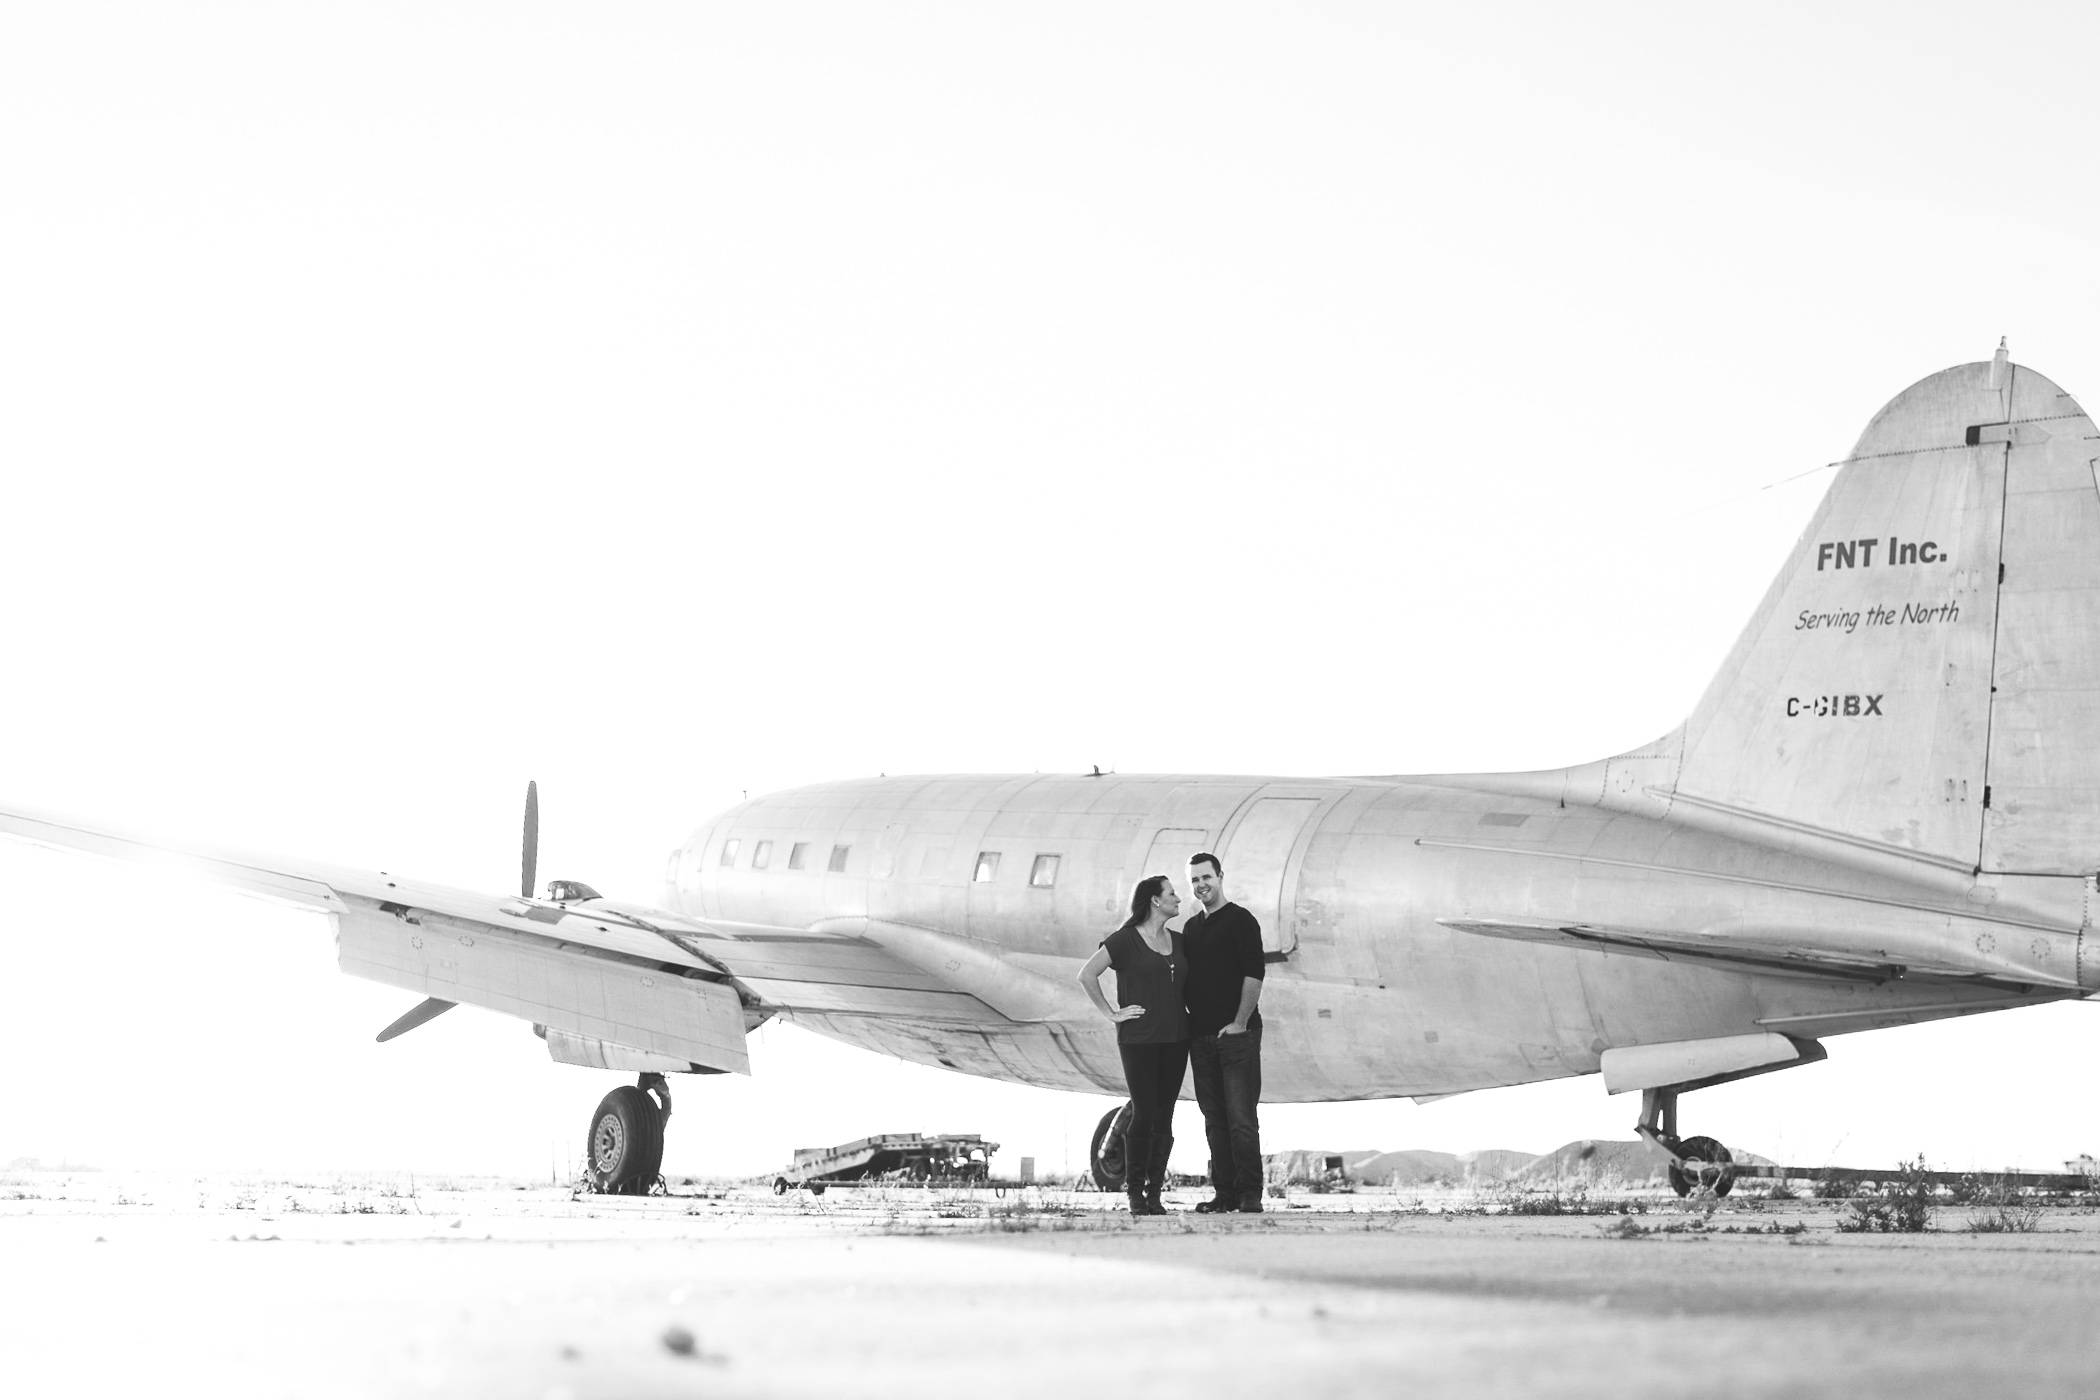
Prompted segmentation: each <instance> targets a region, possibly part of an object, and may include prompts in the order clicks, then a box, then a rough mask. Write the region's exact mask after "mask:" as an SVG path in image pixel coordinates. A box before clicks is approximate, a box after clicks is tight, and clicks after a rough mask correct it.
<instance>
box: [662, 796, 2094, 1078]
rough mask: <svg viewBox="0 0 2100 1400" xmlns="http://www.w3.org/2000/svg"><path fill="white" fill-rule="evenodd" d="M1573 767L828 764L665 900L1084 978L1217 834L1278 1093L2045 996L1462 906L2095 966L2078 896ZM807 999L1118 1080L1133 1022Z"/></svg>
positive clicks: (1851, 1025) (964, 971)
mask: <svg viewBox="0 0 2100 1400" xmlns="http://www.w3.org/2000/svg"><path fill="white" fill-rule="evenodd" d="M1565 777H1566V775H1510V776H1504V777H1485V776H1483V777H1480V778H1472V779H1469V778H1434V779H1280V778H1241V777H1184V776H1136V775H1132V776H1123V775H1114V774H1111V775H1103V776H1097V777H1087V776H1062V775H1040V774H1031V775H1014V776H1003V777H912V778H880V779H869V780H860V781H851V782H840V783H830V784H824V785H820V786H815V787H807V788H800V789H795V790H792V791H788V792H782V793H777V794H773V795H770V796H767V797H762V798H759V799H757V800H754V801H751V802H747V803H745V804H743V805H742V806H739V807H737V808H734V809H733V810H731V811H729V812H727V813H724V814H723V815H722V816H721V817H719V818H717V819H716V820H715V821H713V822H711V823H710V824H708V825H706V826H704V827H702V828H700V829H699V830H698V831H696V832H695V833H694V834H693V836H692V838H691V839H690V840H689V841H688V842H687V843H686V845H685V846H684V847H682V848H680V850H678V851H677V852H674V853H673V856H672V860H671V866H670V869H669V871H668V872H667V873H668V877H669V886H670V887H669V889H668V890H667V891H666V902H667V903H668V904H669V905H670V907H672V908H673V909H676V910H679V911H680V912H683V913H687V914H690V915H693V916H695V917H699V918H705V919H719V920H728V921H740V922H744V923H749V924H754V925H766V926H771V927H790V928H793V927H805V928H814V927H823V928H826V929H831V930H850V931H852V932H855V933H858V934H860V935H861V936H863V937H865V938H867V939H868V940H869V941H871V942H873V943H876V944H878V945H881V946H883V947H884V948H886V949H889V950H890V951H892V952H896V953H899V954H900V955H902V956H904V957H905V958H907V959H908V960H911V961H914V962H915V963H916V964H917V965H919V966H922V967H925V968H926V969H927V971H929V972H931V973H935V974H937V975H944V976H946V977H947V978H948V980H950V981H951V982H953V981H957V980H958V979H966V978H967V977H968V976H969V975H970V972H971V967H966V966H965V965H964V964H966V963H968V964H971V966H972V967H973V966H975V963H977V962H983V961H985V960H987V959H988V960H990V962H991V963H993V964H995V965H997V964H1004V965H1006V966H1009V967H1012V968H1016V969H1020V970H1022V973H1023V974H1024V975H1039V977H1040V979H1041V980H1040V985H1042V986H1049V985H1052V984H1065V985H1069V984H1070V982H1071V980H1072V978H1073V976H1074V974H1075V973H1076V971H1077V969H1078V968H1079V966H1080V965H1081V963H1082V962H1083V961H1084V960H1085V959H1086V957H1087V956H1088V955H1089V954H1091V953H1092V951H1093V950H1094V948H1095V946H1096V945H1097V944H1098V943H1099V941H1100V940H1101V939H1102V938H1103V937H1104V936H1105V935H1106V934H1108V933H1109V932H1110V931H1112V930H1113V929H1114V928H1115V927H1116V926H1117V925H1118V924H1120V923H1121V922H1122V920H1123V918H1124V917H1125V912H1126V909H1127V902H1128V899H1129V893H1130V889H1131V886H1132V884H1133V883H1134V882H1135V881H1136V880H1138V879H1140V878H1142V877H1144V876H1146V875H1151V874H1166V875H1170V876H1173V877H1174V878H1175V879H1176V881H1177V884H1179V885H1181V886H1182V887H1183V888H1184V889H1185V888H1186V874H1187V872H1186V868H1185V867H1186V862H1187V860H1188V857H1189V856H1190V855H1191V854H1193V853H1195V852H1196V851H1199V850H1210V851H1214V852H1216V853H1217V854H1218V855H1219V856H1220V857H1221V859H1222V861H1223V863H1224V872H1225V887H1226V894H1227V897H1228V898H1230V899H1232V900H1234V901H1235V902H1237V903H1239V904H1241V905H1243V906H1245V907H1246V908H1248V909H1250V910H1251V911H1252V912H1253V913H1254V914H1255V916H1256V918H1257V919H1258V920H1259V921H1260V923H1261V925H1262V929H1263V934H1264V941H1265V944H1266V946H1267V949H1268V951H1269V957H1270V966H1269V969H1268V977H1267V980H1266V985H1265V988H1264V991H1263V994H1262V1007H1263V1019H1264V1021H1265V1023H1266V1025H1267V1027H1268V1029H1267V1033H1266V1037H1265V1039H1266V1044H1265V1047H1264V1050H1265V1053H1264V1062H1265V1063H1264V1083H1265V1092H1266V1097H1268V1098H1270V1099H1271V1100H1278V1101H1307V1100H1329V1099H1359V1098H1379V1097H1392V1096H1398V1095H1438V1094H1448V1093H1456V1092H1462V1091H1465V1090H1470V1089H1477V1088H1485V1087H1491V1086H1495V1085H1504V1084H1513V1083H1521V1082H1526V1081H1531V1080H1540V1079H1550V1078H1557V1077H1561V1076H1566V1075H1575V1074H1585V1073H1589V1072H1592V1071H1595V1070H1596V1069H1597V1068H1598V1067H1599V1063H1600V1057H1601V1056H1602V1055H1603V1054H1604V1052H1605V1051H1607V1050H1608V1049H1611V1048H1613V1047H1622V1046H1635V1045H1651V1044H1656V1043H1659V1042H1675V1041H1691V1040H1701V1039H1706V1038H1711V1037H1717V1036H1727V1035H1739V1034H1753V1033H1756V1032H1760V1031H1778V1032H1780V1033H1782V1034H1789V1035H1798V1036H1804V1037H1815V1036H1823V1035H1830V1034H1837V1033H1842V1032H1846V1031H1853V1030H1863V1029H1870V1028H1874V1027H1879V1026H1889V1025H1900V1024H1904V1023H1908V1022H1912V1021H1917V1020H1924V1019H1931V1018H1934V1017H1938V1016H1946V1015H1957V1014H1962V1013H1964V1012H1967V1011H1979V1010H1989V1009H1995V1008H1997V1007H2001V1006H2004V1005H2008V1004H2017V1002H2018V1001H2019V1000H2020V997H2019V995H2018V994H2014V993H2009V992H2007V991H2006V990H2004V989H2003V988H2002V987H1996V988H1994V987H1992V986H1990V985H1987V984H1986V982H1979V984H1978V986H1977V987H1976V988H1975V989H1974V990H1973V991H1971V990H1968V989H1963V988H1956V989H1954V990H1951V991H1950V990H1949V989H1948V988H1947V987H1946V986H1945V985H1937V986H1934V987H1931V988H1918V987H1913V986H1907V985H1906V984H1905V983H1904V982H1903V981H1902V980H1901V979H1900V977H1891V978H1887V979H1879V980H1877V979H1875V978H1873V977H1871V976H1863V977H1856V978H1845V977H1837V976H1828V975H1823V974H1821V973H1818V972H1816V971H1815V970H1813V969H1809V970H1800V969H1790V968H1783V967H1781V968H1775V969H1773V970H1771V971H1769V972H1760V971H1756V970H1743V969H1741V968H1733V967H1722V966H1713V965H1703V964H1701V963H1699V962H1697V961H1690V960H1681V959H1679V960H1672V959H1667V958H1662V957H1656V956H1639V955H1634V954H1629V953H1627V952H1624V951H1603V952H1591V951H1574V950H1571V949H1569V948H1567V947H1558V946H1537V945H1533V944H1529V943H1525V942H1520V941H1511V940H1509V939H1505V938H1496V937H1482V936H1480V935H1479V934H1478V933H1477V932H1473V931H1469V930H1468V929H1466V928H1464V927H1460V926H1454V925H1464V924H1466V923H1468V922H1469V921H1479V920H1502V921H1523V920H1527V919H1530V920H1541V921H1546V922H1550V923H1557V924H1566V925H1597V926H1601V927H1608V928H1609V927H1616V928H1633V929H1640V928H1659V929H1679V930H1682V929H1695V930H1710V931H1713V933H1714V936H1716V937H1717V938H1725V937H1726V936H1727V935H1728V934H1729V933H1730V932H1731V931H1735V930H1742V929H1746V928H1754V929H1756V930H1758V931H1760V933H1761V934H1762V935H1763V936H1765V937H1767V939H1769V937H1770V934H1771V931H1772V930H1775V929H1776V930H1798V931H1800V934H1801V936H1802V937H1803V938H1804V939H1808V940H1813V941H1814V942H1816V943H1817V944H1818V945H1819V946H1822V947H1825V948H1828V947H1832V946H1836V947H1848V946H1856V947H1857V949H1858V950H1859V955H1860V958H1861V961H1862V963H1863V964H1871V963H1872V961H1873V960H1874V959H1875V958H1876V957H1877V956H1878V957H1883V958H1888V957H1898V958H1900V957H1903V956H1906V950H1908V953H1909V955H1913V956H1914V955H1915V954H1916V952H1917V950H1920V949H1922V950H1926V951H1928V952H1930V951H1933V950H1941V951H1944V949H1945V947H1947V946H1948V945H1949V944H1950V943H1960V942H1962V941H1964V940H1966V945H1967V946H1968V947H1969V948H1971V949H1973V948H1974V947H1975V946H1977V944H1978V939H1979V936H1980V937H1981V939H1982V941H1983V942H1984V943H1987V944H1989V945H1990V946H1991V947H1993V948H1997V947H1999V946H2002V945H2016V946H2017V948H2018V950H2019V952H2018V960H2019V961H2020V962H2021V963H2022V965H2024V964H2025V963H2027V962H2032V963H2035V964H2038V965H2043V966H2048V965H2052V964H2053V965H2054V966H2055V967H2056V968H2057V969H2058V971H2059V973H2061V972H2062V971H2063V970H2064V969H2067V968H2073V967H2076V966H2077V965H2078V963H2079V954H2080V951H2081V950H2080V948H2079V946H2078V944H2079V937H2080V935H2079V933H2078V928H2079V925H2080V917H2079V915H2078V913H2077V912H2076V911H2075V910H2056V909H2051V908H2047V907H2041V906H2042V905H2046V904H2048V903H2049V902H2050V898H2049V896H2050V894H2051V892H2050V891H2043V892H2042V893H2041V894H2039V895H2033V896H2031V897H2027V898H2026V899H2025V902H2022V900H2021V899H2008V900H2007V901H2006V902H2005V903H2003V904H1999V905H1996V906H1993V907H1991V908H1988V909H1986V908H1983V907H1981V906H1979V905H1978V904H1976V903H1975V902H1974V901H1973V899H1968V898H1964V897H1963V896H1962V894H1961V893H1960V892H1959V891H1958V890H1957V889H1955V888H1954V887H1953V885H1952V884H1950V883H1949V882H1948V881H1946V880H1938V881H1935V880H1933V879H1931V878H1925V876H1924V875H1914V874H1913V873H1911V872H1908V871H1905V870H1901V869H1898V870H1895V871H1893V872H1890V871H1882V870H1877V869H1874V868H1872V866H1871V863H1869V864H1868V865H1867V866H1866V867H1865V868H1862V867H1861V865H1860V863H1859V862H1852V863H1850V864H1847V863H1839V862H1836V861H1831V860H1820V859H1817V858H1815V857H1813V856H1809V855H1804V854H1802V853H1801V852H1800V851H1799V850H1798V849H1787V848H1786V843H1785V841H1779V842H1777V843H1775V842H1772V841H1757V840H1749V841H1746V840H1742V839H1737V838H1735V837H1732V836H1730V835H1726V834H1717V833H1716V832H1714V831H1711V830H1699V829H1694V828H1692V827H1690V826H1688V825H1686V824H1685V823H1684V822H1682V821H1673V820H1666V819H1660V818H1657V817H1654V816H1651V815H1643V814H1638V813H1630V812H1625V811H1613V810H1609V809H1608V808H1607V807H1605V806H1602V805H1597V804H1595V803H1586V802H1579V801H1578V802H1570V801H1569V800H1568V798H1567V795H1566V791H1565V789H1566V787H1567V783H1566V782H1565ZM1555 783H1559V784H1560V788H1561V791H1560V792H1559V793H1558V795H1555V792H1554V784H1555ZM1496 789H1499V790H1496ZM1929 873H1930V872H1926V874H1929ZM2078 883H2079V882H2071V884H2072V885H2073V886H2074V887H2075V886H2076V885H2077V884H2078ZM2072 893H2075V890H2074V891H2072ZM2037 900H2039V901H2040V904H2037V902H2036V901H2037ZM1440 921H1442V922H1440ZM922 931H923V933H928V934H931V935H934V937H932V938H927V937H924V936H922ZM1979 931H1980V933H1979ZM950 951H953V952H954V953H955V956H953V957H949V956H946V954H947V953H948V952H950ZM1994 956H1996V954H1994ZM2088 956H2090V955H2088ZM973 958H974V961H973ZM1991 970H1992V969H1991V968H1990V967H1980V968H1979V975H1980V976H1985V977H1987V974H1988V973H1989V972H1990V971H1991ZM978 971H979V973H980V975H996V966H995V967H994V970H993V973H991V974H985V973H983V972H982V969H978ZM960 985H964V986H968V985H969V984H968V982H967V981H962V982H960ZM794 1019H795V1020H796V1021H797V1022H798V1023H801V1024H806V1025H808V1026H810V1027H811V1028H812V1029H815V1030H817V1031H819V1032H821V1033H823V1034H826V1035H830V1036H833V1037H836V1038H838V1039H841V1040H845V1041H848V1042H850V1043H853V1044H858V1045H862V1046H865V1047H867V1048H870V1049H875V1050H879V1051H884V1052H888V1053H892V1054H896V1055H898V1056H900V1057H902V1058H905V1059H909V1060H913V1061H917V1062H920V1063H926V1064H937V1065H945V1066H947V1067H950V1068H954V1069H958V1070H963V1071H966V1072H969V1073H973V1074H979V1075H986V1076H990V1077H995V1078H1001V1079H1010V1080H1017V1081H1020V1082H1024V1083H1030V1084H1038V1085H1043V1086H1047V1087H1058V1088H1077V1089H1104V1090H1109V1091H1111V1092H1119V1091H1120V1088H1121V1084H1122V1077H1121V1070H1120V1066H1119V1064H1118V1061H1117V1058H1116V1052H1115V1044H1114V1035H1113V1031H1112V1028H1111V1027H1110V1026H1109V1025H1108V1024H1107V1023H1106V1022H1105V1021H1104V1020H1102V1019H1101V1018H1100V1017H1099V1016H1098V1015H1096V1014H1094V1013H1092V1012H1091V1010H1090V1009H1089V1008H1087V1007H1085V1005H1084V1003H1083V1002H1082V1001H1080V1000H1079V999H1078V998H1076V996H1075V997H1072V998H1070V999H1069V1000H1068V1001H1067V1002H1066V1003H1065V1004H1064V1005H1062V1006H1050V1007H1046V1008H1045V1009H1042V1010H1040V1011H1039V1012H1038V1013H1037V1014H1035V1015H1032V1016H1029V1017H1027V1023H1026V1024H1022V1025H1013V1026H1009V1027H1005V1028H1002V1029H1001V1030H999V1031H998V1032H996V1033H987V1032H986V1031H985V1030H984V1029H982V1028H980V1027H973V1026H969V1025H964V1024H954V1023H947V1022H943V1021H942V1020H940V1019H938V1018H927V1019H923V1020H913V1019H911V1018H909V1017H897V1016H885V1017H867V1016H857V1015H852V1014H826V1013H824V1012H822V1011H821V1010H819V1011H802V1012H797V1013H795V1014H794Z"/></svg>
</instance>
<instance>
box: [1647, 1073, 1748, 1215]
mask: <svg viewBox="0 0 2100 1400" xmlns="http://www.w3.org/2000/svg"><path fill="white" fill-rule="evenodd" d="M1677 1092H1678V1091H1677V1090H1675V1089H1643V1090H1642V1091H1641V1121H1640V1122H1638V1123H1636V1124H1634V1125H1633V1130H1634V1131H1635V1132H1636V1133H1639V1134H1640V1135H1641V1136H1642V1137H1644V1138H1646V1139H1648V1141H1650V1142H1652V1143H1654V1144H1655V1145H1656V1146H1657V1147H1660V1148H1661V1149H1662V1150H1663V1151H1665V1152H1667V1153H1669V1154H1670V1165H1669V1168H1668V1175H1669V1178H1670V1189H1671V1190H1672V1191H1675V1192H1676V1193H1677V1194H1678V1195H1680V1196H1708V1195H1711V1196H1715V1197H1719V1196H1725V1195H1727V1194H1728V1193H1729V1192H1730V1191H1731V1190H1733V1189H1734V1187H1735V1159H1734V1158H1733V1157H1731V1156H1730V1155H1729V1154H1728V1149H1727V1148H1725V1147H1723V1146H1722V1145H1721V1144H1720V1143H1718V1142H1715V1141H1714V1140H1713V1139H1712V1138H1710V1137H1688V1138H1680V1137H1678V1136H1677Z"/></svg>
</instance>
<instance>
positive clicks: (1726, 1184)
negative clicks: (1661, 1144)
mask: <svg viewBox="0 0 2100 1400" xmlns="http://www.w3.org/2000/svg"><path fill="white" fill-rule="evenodd" d="M1677 1155H1678V1158H1679V1160H1677V1161H1674V1162H1672V1163H1670V1167H1669V1176H1670V1189H1671V1190H1672V1191H1675V1192H1676V1193H1677V1194H1678V1195H1680V1196H1689V1195H1691V1194H1692V1193H1693V1192H1694V1191H1712V1192H1713V1193H1714V1195H1716V1196H1725V1195H1727V1194H1728V1193H1729V1191H1731V1190H1732V1189H1734V1187H1735V1165H1734V1163H1735V1158H1733V1157H1731V1156H1729V1155H1728V1149H1727V1148H1725V1147H1723V1146H1721V1144H1720V1143H1718V1142H1715V1141H1714V1140H1713V1139H1712V1138H1710V1137H1688V1138H1686V1139H1685V1140H1684V1141H1682V1142H1680V1143H1678V1144H1677Z"/></svg>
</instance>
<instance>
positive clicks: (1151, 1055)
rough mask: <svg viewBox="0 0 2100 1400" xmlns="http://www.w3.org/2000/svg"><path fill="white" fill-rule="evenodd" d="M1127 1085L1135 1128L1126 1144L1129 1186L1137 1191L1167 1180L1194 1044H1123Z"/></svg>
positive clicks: (1125, 1153)
mask: <svg viewBox="0 0 2100 1400" xmlns="http://www.w3.org/2000/svg"><path fill="white" fill-rule="evenodd" d="M1116 1048H1117V1049H1118V1050H1120V1051H1122V1052H1123V1081H1124V1083H1126V1084H1128V1085H1129V1086H1130V1126H1129V1128H1128V1129H1127V1130H1126V1131H1127V1136H1126V1137H1125V1139H1124V1144H1125V1145H1124V1148H1123V1160H1124V1162H1125V1163H1126V1166H1125V1167H1124V1172H1123V1178H1124V1181H1125V1182H1126V1183H1127V1184H1128V1186H1129V1188H1130V1189H1131V1190H1132V1191H1137V1190H1140V1189H1141V1188H1143V1187H1145V1186H1146V1185H1153V1186H1158V1185H1160V1184H1163V1183H1164V1182H1165V1181H1166V1173H1167V1154H1168V1152H1170V1151H1172V1150H1173V1146H1174V1100H1175V1099H1177V1098H1179V1097H1181V1080H1182V1077H1183V1076H1184V1075H1186V1074H1187V1073H1188V1067H1189V1043H1188V1042H1187V1041H1186V1040H1177V1041H1175V1042H1173V1043H1172V1044H1171V1045H1119V1046H1117V1047H1116Z"/></svg>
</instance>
